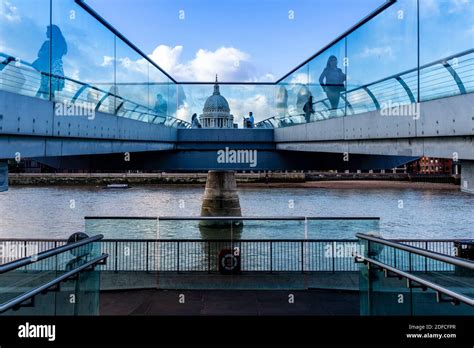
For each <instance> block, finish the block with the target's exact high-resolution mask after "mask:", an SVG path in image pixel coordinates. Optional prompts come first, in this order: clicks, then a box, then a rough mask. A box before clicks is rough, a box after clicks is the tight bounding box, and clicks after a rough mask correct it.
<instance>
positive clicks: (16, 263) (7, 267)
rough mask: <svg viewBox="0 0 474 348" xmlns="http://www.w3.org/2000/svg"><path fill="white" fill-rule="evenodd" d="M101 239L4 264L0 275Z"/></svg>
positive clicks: (94, 237)
mask: <svg viewBox="0 0 474 348" xmlns="http://www.w3.org/2000/svg"><path fill="white" fill-rule="evenodd" d="M103 238H104V235H102V234H99V235H97V236H93V237H89V238H85V239H82V240H80V241H78V242H75V243H71V244H66V245H63V246H60V247H57V248H54V249H50V250H46V251H43V252H40V253H38V254H36V255H32V256H27V257H24V258H22V259H19V260H15V261H12V262H9V263H6V264H4V265H1V266H0V274H2V273H5V272H8V271H12V270H14V269H17V268H20V267H23V266H27V265H29V264H32V263H35V262H38V261H40V260H43V259H45V258H48V257H51V256H55V255H58V254H61V253H63V252H65V251H68V250H71V249H75V248H78V247H81V246H83V245H86V244H90V243H93V242H96V241H99V240H101V239H103Z"/></svg>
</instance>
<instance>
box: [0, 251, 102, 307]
mask: <svg viewBox="0 0 474 348" xmlns="http://www.w3.org/2000/svg"><path fill="white" fill-rule="evenodd" d="M107 257H109V255H108V254H105V253H104V254H102V255H101V256H99V257H96V258H95V259H92V260H90V261H88V262H86V263H85V264H83V265H81V266H79V267H77V268H75V269H73V270H71V271H68V272H66V273H64V274H62V275H60V276H59V277H57V278H55V279H53V280H50V281H49V282H47V283H44V284H43V285H40V286H38V287H36V288H34V289H32V290H30V291H27V292H25V293H24V294H21V295H19V296H17V297H15V298H13V299H12V300H10V301H7V302H5V303H3V304H1V305H0V313H3V312H5V311H7V310H9V309H11V308H13V307H15V306H17V305H19V304H21V303H23V302H25V301H27V300H29V299H30V298H33V297H35V296H36V295H38V294H39V293H41V292H44V291H46V290H48V289H49V288H52V287H53V286H55V285H57V284H59V283H61V282H62V281H64V280H66V279H68V278H71V277H73V276H75V275H76V274H78V273H80V272H82V271H83V270H85V269H87V268H89V267H92V266H94V265H96V264H99V263H101V262H103V261H104V260H105V259H107Z"/></svg>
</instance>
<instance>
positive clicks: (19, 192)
mask: <svg viewBox="0 0 474 348" xmlns="http://www.w3.org/2000/svg"><path fill="white" fill-rule="evenodd" d="M202 195H203V188H202V187H192V186H141V187H133V188H130V189H126V190H104V189H102V188H99V187H94V186H47V187H38V186H34V187H33V186H12V187H10V189H9V191H8V192H4V193H2V194H0V216H1V218H0V238H53V239H54V238H67V237H68V236H69V235H71V234H72V233H73V232H77V231H84V229H85V222H84V217H85V216H131V217H137V216H151V217H156V216H196V217H198V216H199V214H200V207H201V198H202ZM239 196H240V203H241V207H242V214H243V216H246V217H247V216H248V217H251V216H277V217H280V216H315V217H346V218H348V217H380V232H381V233H382V235H383V236H384V237H386V238H406V239H410V238H413V239H423V238H429V239H436V238H473V237H474V232H473V226H472V221H473V216H474V196H472V195H469V194H464V193H461V192H459V191H457V190H452V189H433V188H393V189H390V188H384V189H376V188H372V189H366V188H350V189H347V188H346V189H333V188H331V189H326V188H266V187H243V188H239ZM191 225H192V226H191ZM196 231H197V229H196V228H195V224H193V223H192V222H190V228H176V229H174V230H173V229H169V230H167V231H166V233H161V234H160V235H159V238H167V239H170V238H173V239H174V238H176V239H186V238H200V236H199V233H197V232H196ZM341 231H342V232H341ZM341 231H336V232H334V231H332V232H330V233H329V232H327V230H325V229H321V230H317V229H316V230H313V231H311V234H310V235H306V236H304V235H302V233H303V232H302V229H294V230H293V229H288V230H287V231H285V232H284V234H283V235H282V234H280V233H278V231H273V232H272V229H259V228H250V225H249V224H247V228H246V229H244V231H243V232H242V234H241V236H240V237H241V238H246V239H256V238H288V239H291V238H304V237H307V238H320V239H331V238H354V235H353V233H352V232H348V231H345V230H341ZM104 234H105V237H106V238H154V237H156V236H155V235H150V234H149V233H148V234H147V233H145V232H143V233H142V232H141V231H140V228H139V227H138V226H136V228H132V229H126V230H123V229H117V230H114V229H109V230H106V231H105V233H104Z"/></svg>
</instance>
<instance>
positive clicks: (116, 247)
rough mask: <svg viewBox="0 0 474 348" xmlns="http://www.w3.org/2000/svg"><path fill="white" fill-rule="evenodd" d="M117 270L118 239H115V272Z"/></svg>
mask: <svg viewBox="0 0 474 348" xmlns="http://www.w3.org/2000/svg"><path fill="white" fill-rule="evenodd" d="M117 271H118V241H115V272H117Z"/></svg>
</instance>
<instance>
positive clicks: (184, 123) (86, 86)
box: [0, 52, 191, 128]
mask: <svg viewBox="0 0 474 348" xmlns="http://www.w3.org/2000/svg"><path fill="white" fill-rule="evenodd" d="M0 57H4V58H9V57H12V56H10V55H8V54H5V53H2V52H0ZM10 64H11V63H10ZM21 64H22V65H25V66H27V67H30V68H32V69H31V70H27V71H35V72H38V73H40V74H42V75H45V76H48V77H50V78H57V79H63V80H65V81H69V82H72V83H75V84H77V85H79V86H81V87H80V88H79V89H78V91H77V92H76V93H75V94H74V96H73V97H72V98H71V102H73V103H75V102H76V100H78V98H79V96H80V95H81V94H83V93H84V91H86V90H87V89H91V90H94V91H97V92H100V93H102V94H104V96H103V97H102V98H101V99H100V100H99V101H98V102H97V104H96V105H95V110H96V111H98V109H99V108H100V106H101V105H102V104H103V102H104V101H105V100H106V99H107V98H109V97H110V98H116V99H120V100H122V101H123V102H122V103H121V105H123V104H124V103H125V102H127V103H130V104H133V105H134V106H135V109H137V108H139V107H141V108H144V109H146V110H147V111H150V115H152V116H155V115H156V114H154V113H153V111H152V110H151V109H150V108H149V107H147V106H145V105H142V104H139V103H137V102H134V101H132V100H130V99H126V98H124V97H122V96H120V95H117V94H114V93H110V92H107V91H104V90H103V89H100V88H98V87H96V86H93V85H90V84H88V83H85V82H81V81H78V80H76V79H73V78H70V77H66V76H60V75H55V74H50V73H48V72H40V71H38V70H36V69H35V68H33V66H32V64H31V63H29V62H27V61H24V60H21ZM17 68H18V69H22V70H26V69H24V68H21V67H17ZM135 109H134V110H133V111H135ZM118 110H119V108H117V110H116V113H117V111H118ZM128 111H131V110H127V111H125V112H128ZM156 117H159V116H158V115H156V116H155V118H156ZM163 118H165V120H173V121H175V122H177V123H178V127H184V128H190V127H191V124H190V123H189V122H187V121H184V120H180V119H178V118H176V117H173V116H163Z"/></svg>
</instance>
